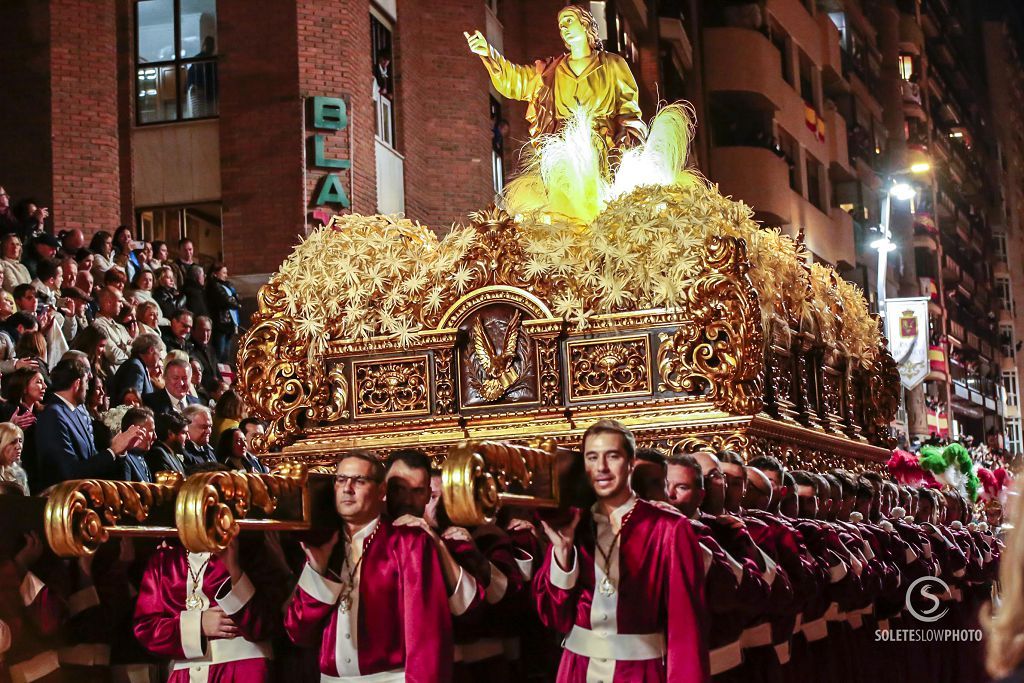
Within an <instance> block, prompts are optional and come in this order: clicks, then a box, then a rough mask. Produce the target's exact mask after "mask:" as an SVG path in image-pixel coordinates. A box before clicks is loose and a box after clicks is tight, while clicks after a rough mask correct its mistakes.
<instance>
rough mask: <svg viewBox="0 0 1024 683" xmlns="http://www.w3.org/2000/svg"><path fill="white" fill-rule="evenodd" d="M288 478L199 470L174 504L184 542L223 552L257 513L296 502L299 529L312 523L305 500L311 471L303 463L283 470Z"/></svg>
mask: <svg viewBox="0 0 1024 683" xmlns="http://www.w3.org/2000/svg"><path fill="white" fill-rule="evenodd" d="M282 467H283V469H282V471H283V472H285V473H286V474H282V475H276V474H255V473H251V472H199V473H197V474H193V475H192V476H190V477H189V478H188V479H187V480H186V481H185V483H184V484H183V485H182V487H181V489H180V491H179V492H178V497H177V500H176V502H175V509H174V520H175V525H176V526H177V528H178V534H179V537H180V538H181V542H182V544H183V545H184V546H185V547H186V548H188V549H189V550H190V551H192V552H195V553H199V552H211V553H214V552H220V551H222V550H224V548H226V547H227V546H228V544H229V543H231V541H232V539H234V538H235V536H237V535H238V532H239V530H240V525H239V522H241V521H244V520H246V519H247V518H249V516H250V514H252V513H254V512H255V513H256V514H257V516H259V517H260V518H263V519H266V518H268V517H269V516H270V515H273V514H274V513H275V512H276V511H277V510H278V508H279V507H280V506H281V505H282V504H283V503H284V502H286V501H287V502H289V503H291V504H293V505H294V504H295V502H296V500H301V501H302V502H301V504H299V506H298V510H299V512H298V513H297V514H295V516H296V517H298V519H295V520H289V521H292V522H294V523H296V524H297V525H298V526H300V527H301V526H302V525H303V524H308V522H309V519H308V513H309V507H308V503H307V502H306V501H305V500H304V496H303V493H304V489H305V484H306V470H305V468H304V467H302V466H301V465H296V464H294V463H287V464H285V465H283V466H282Z"/></svg>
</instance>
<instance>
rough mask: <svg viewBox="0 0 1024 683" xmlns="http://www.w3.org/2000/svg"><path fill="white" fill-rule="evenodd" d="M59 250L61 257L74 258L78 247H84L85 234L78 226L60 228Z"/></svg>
mask: <svg viewBox="0 0 1024 683" xmlns="http://www.w3.org/2000/svg"><path fill="white" fill-rule="evenodd" d="M58 237H59V238H60V251H59V252H58V253H59V254H60V256H61V258H72V259H74V258H76V257H77V254H78V250H79V249H84V248H85V234H84V233H83V232H82V231H81V230H80V229H79V228H71V229H70V230H61V231H60V235H58Z"/></svg>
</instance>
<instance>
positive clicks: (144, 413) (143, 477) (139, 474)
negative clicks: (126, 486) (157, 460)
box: [121, 408, 156, 482]
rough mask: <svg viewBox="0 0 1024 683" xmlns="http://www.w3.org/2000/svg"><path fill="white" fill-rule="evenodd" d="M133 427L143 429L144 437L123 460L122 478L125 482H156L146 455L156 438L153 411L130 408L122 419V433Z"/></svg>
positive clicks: (129, 450)
mask: <svg viewBox="0 0 1024 683" xmlns="http://www.w3.org/2000/svg"><path fill="white" fill-rule="evenodd" d="M132 426H138V427H140V428H142V434H143V437H142V440H141V441H139V443H137V444H136V445H135V446H134V447H133V448H129V449H128V451H127V452H126V453H125V454H124V457H123V458H122V459H121V464H122V467H121V478H122V479H124V481H148V482H154V481H156V479H155V478H154V477H153V472H152V471H151V470H150V469H149V465H148V464H147V463H146V453H147V452H148V451H149V449H150V447H151V446H152V445H153V440H154V439H155V438H156V437H155V435H154V431H155V430H156V425H154V424H153V411H152V410H150V409H149V408H129V409H128V410H126V411H125V413H124V417H122V418H121V431H122V432H123V431H125V430H126V429H129V428H130V427H132Z"/></svg>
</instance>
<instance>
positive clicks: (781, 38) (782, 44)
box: [770, 19, 793, 85]
mask: <svg viewBox="0 0 1024 683" xmlns="http://www.w3.org/2000/svg"><path fill="white" fill-rule="evenodd" d="M770 32H771V39H772V44H773V45H774V46H775V49H776V50H778V51H779V62H780V66H781V67H782V80H784V81H786V83H789V84H790V85H793V66H792V62H791V61H790V59H791V57H790V51H789V39H788V37H787V35H786V32H785V31H783V30H782V28H781V27H780V26H779V25H778V24H777V23H775V21H774V19H773V20H772V23H771V24H770Z"/></svg>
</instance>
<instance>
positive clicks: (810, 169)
mask: <svg viewBox="0 0 1024 683" xmlns="http://www.w3.org/2000/svg"><path fill="white" fill-rule="evenodd" d="M824 175H825V173H824V168H823V167H822V165H821V162H820V161H818V160H817V159H815V158H814V157H812V156H811V155H810V154H808V155H807V201H809V202H810V203H811V204H813V205H814V206H816V207H817V208H818V209H819V210H821V211H824V212H826V213H827V212H828V207H827V206H825V203H824V201H823V199H824V197H825V193H824V192H822V190H821V183H822V181H823V180H824Z"/></svg>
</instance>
